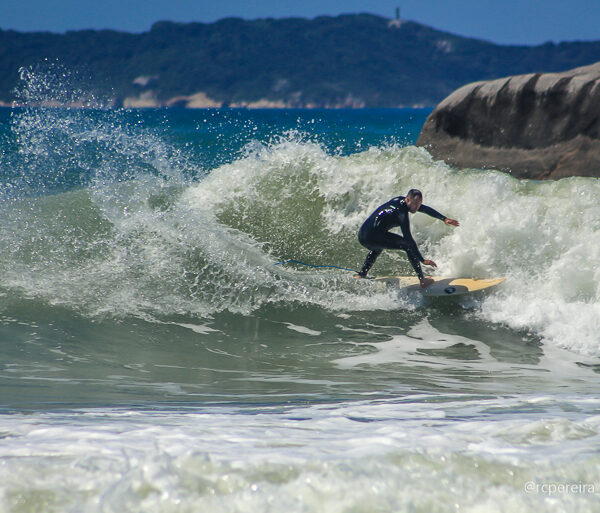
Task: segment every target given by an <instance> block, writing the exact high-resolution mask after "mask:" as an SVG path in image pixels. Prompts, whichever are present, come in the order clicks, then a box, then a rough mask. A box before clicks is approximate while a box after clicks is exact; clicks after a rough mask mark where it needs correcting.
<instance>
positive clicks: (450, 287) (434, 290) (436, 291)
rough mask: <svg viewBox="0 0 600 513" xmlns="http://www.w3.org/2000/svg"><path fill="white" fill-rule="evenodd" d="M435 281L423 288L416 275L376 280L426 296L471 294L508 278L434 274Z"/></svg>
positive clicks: (385, 277) (383, 277) (376, 279)
mask: <svg viewBox="0 0 600 513" xmlns="http://www.w3.org/2000/svg"><path fill="white" fill-rule="evenodd" d="M432 279H433V280H434V282H433V283H432V284H431V285H429V286H428V287H426V288H424V289H422V288H421V285H420V284H419V278H417V277H416V276H380V277H378V278H374V281H376V282H380V283H384V284H385V285H387V286H390V287H398V288H400V289H403V290H406V291H415V292H416V291H418V292H421V293H422V294H423V295H425V296H459V295H461V294H470V293H471V292H477V291H478V290H485V289H489V288H490V287H495V286H496V285H498V284H500V283H502V282H503V281H504V280H505V279H506V278H486V279H483V280H474V279H472V278H445V277H443V276H433V277H432Z"/></svg>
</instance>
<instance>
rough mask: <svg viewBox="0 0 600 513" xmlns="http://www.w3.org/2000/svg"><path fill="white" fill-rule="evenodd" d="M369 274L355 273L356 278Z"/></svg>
mask: <svg viewBox="0 0 600 513" xmlns="http://www.w3.org/2000/svg"><path fill="white" fill-rule="evenodd" d="M366 277H367V275H366V274H361V273H357V274H355V275H354V278H366Z"/></svg>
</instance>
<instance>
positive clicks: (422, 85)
mask: <svg viewBox="0 0 600 513" xmlns="http://www.w3.org/2000/svg"><path fill="white" fill-rule="evenodd" d="M596 61H600V41H598V42H566V43H560V44H553V43H546V44H544V45H540V46H503V45H495V44H492V43H489V42H486V41H481V40H476V39H469V38H464V37H460V36H457V35H453V34H449V33H445V32H440V31H438V30H434V29H432V28H430V27H427V26H424V25H420V24H418V23H413V22H390V20H388V19H386V18H382V17H379V16H373V15H369V14H358V15H343V16H337V17H318V18H315V19H302V18H287V19H259V20H252V21H245V20H243V19H239V18H227V19H223V20H220V21H217V22H215V23H208V24H205V23H171V22H158V23H156V24H154V25H153V26H152V28H151V30H150V31H148V32H145V33H142V34H131V33H124V32H116V31H108V30H102V31H92V30H84V31H74V32H67V33H65V34H53V33H39V32H38V33H21V32H15V31H3V30H0V100H1V101H3V102H5V103H10V102H12V101H14V100H18V101H20V102H21V103H23V102H26V101H29V102H34V101H36V100H39V99H41V100H46V101H47V100H51V99H52V98H50V97H49V96H51V94H52V93H51V91H50V92H49V91H46V92H45V93H44V94H45V95H46V96H47V97H36V96H35V95H33V96H32V94H31V91H29V92H28V93H27V94H24V93H23V89H24V88H25V89H26V88H27V87H29V86H28V84H26V83H25V84H24V83H23V80H20V79H19V69H21V68H25V69H26V70H27V69H33V70H35V72H34V75H35V73H38V74H39V73H41V74H43V73H45V71H44V70H45V66H47V67H48V68H53V67H54V69H56V66H59V67H60V69H61V70H63V75H65V74H67V75H72V77H85V80H84V82H85V85H84V86H80V85H77V86H76V85H74V84H72V82H74V81H75V82H77V80H79V79H74V78H72V77H71V78H69V80H67V82H69V83H71V85H70V86H69V87H73V90H77V91H79V93H77V94H80V95H82V96H86V95H94V96H96V97H102V98H104V99H105V100H107V101H108V102H109V103H110V104H112V105H125V106H152V105H180V106H189V107H193V106H196V107H201V106H217V105H231V106H250V107H252V106H289V107H307V106H308V107H311V106H314V107H339V106H352V107H362V106H367V107H395V106H410V105H434V104H436V103H438V102H439V101H440V100H441V99H442V98H444V97H445V96H446V95H448V94H449V93H450V92H451V91H453V90H454V89H456V88H457V87H459V86H461V85H463V84H465V83H468V82H472V81H475V80H482V79H490V78H496V77H501V76H506V75H513V74H521V73H528V72H542V71H544V72H548V71H559V70H566V69H570V68H574V67H577V66H582V65H585V64H590V63H592V62H596ZM40 63H41V64H40ZM65 70H66V71H65ZM48 73H50V71H48ZM24 75H25V76H27V77H28V78H27V79H26V80H33V79H32V74H31V73H24ZM82 80H83V79H82ZM55 87H58V86H55ZM63 87H66V86H63ZM59 88H60V87H59ZM30 89H31V88H30ZM34 89H35V88H34ZM49 89H50V90H51V89H52V87H50V88H49ZM55 93H56V94H57V95H58V96H59V98H57V100H58V101H60V100H61V98H60V96H61V95H63V96H64V91H62V92H61V91H55ZM40 94H41V93H40ZM67 96H68V95H67ZM68 97H69V98H70V99H71V100H74V98H73V96H72V95H71V96H68Z"/></svg>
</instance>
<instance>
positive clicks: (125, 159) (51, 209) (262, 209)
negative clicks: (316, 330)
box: [0, 109, 600, 355]
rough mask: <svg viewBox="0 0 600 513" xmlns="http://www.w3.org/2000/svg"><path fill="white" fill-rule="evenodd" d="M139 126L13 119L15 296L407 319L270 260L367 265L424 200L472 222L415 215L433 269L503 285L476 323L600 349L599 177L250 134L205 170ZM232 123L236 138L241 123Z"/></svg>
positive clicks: (395, 268)
mask: <svg viewBox="0 0 600 513" xmlns="http://www.w3.org/2000/svg"><path fill="white" fill-rule="evenodd" d="M128 115H129V116H130V117H129V118H128V119H126V120H125V119H124V117H125V116H126V114H123V113H122V114H118V113H106V112H86V111H67V112H64V111H59V110H53V109H38V110H34V109H32V110H28V111H22V112H19V113H17V114H13V116H12V120H11V129H12V137H14V139H15V140H16V141H17V143H16V144H15V146H16V147H17V150H16V151H12V152H7V154H8V156H5V157H4V158H3V162H2V166H3V169H2V175H3V176H4V177H6V178H5V184H6V187H4V188H3V190H4V201H3V203H2V207H1V208H0V219H1V223H0V238H1V240H0V261H1V262H2V263H1V264H0V265H1V266H2V268H1V271H2V272H1V276H2V277H1V282H0V283H1V286H2V289H3V290H4V293H5V294H12V295H17V296H20V297H28V298H37V299H41V300H43V301H45V302H47V303H49V304H53V305H62V306H65V307H67V308H70V309H73V310H75V311H77V312H79V313H81V314H83V315H85V316H92V317H93V316H98V315H109V316H114V317H117V318H121V317H126V316H142V317H144V316H154V317H161V316H166V315H173V314H184V315H193V316H198V317H209V316H211V315H214V314H215V313H217V312H222V311H229V312H237V313H243V314H248V313H251V312H253V311H256V310H257V309H258V308H261V307H264V306H265V305H269V304H283V305H286V304H287V305H294V304H307V305H318V306H319V307H323V308H326V309H330V310H333V311H344V310H348V311H352V310H381V309H398V308H399V309H407V310H410V309H412V308H414V307H415V306H418V305H417V304H416V300H415V299H414V298H398V297H396V296H394V295H393V294H391V293H390V292H385V291H381V290H378V289H376V288H375V287H374V286H372V285H370V284H365V283H356V281H355V280H353V279H351V274H350V273H347V272H343V271H339V270H317V269H307V268H300V267H295V266H293V265H292V266H274V264H275V263H276V262H278V261H280V260H285V259H290V258H292V259H296V260H300V261H303V262H307V263H311V264H317V265H320V264H333V265H337V266H342V267H348V268H351V269H356V268H359V267H360V265H361V264H362V261H363V259H364V256H365V250H364V248H362V247H361V246H360V245H359V244H358V242H357V240H356V232H357V230H358V227H359V226H360V224H361V223H362V221H363V220H364V219H365V218H366V217H367V216H368V215H369V213H370V212H371V211H372V210H373V209H374V208H376V207H377V206H378V205H379V204H381V203H382V202H383V201H386V200H387V199H389V198H390V197H392V196H394V195H397V194H403V193H405V192H406V191H407V190H408V189H409V188H411V187H418V188H420V189H422V190H423V192H424V195H425V203H426V204H429V205H431V206H433V207H434V208H436V209H437V210H439V211H441V212H443V213H444V214H446V215H448V216H450V217H453V218H455V219H458V220H459V221H460V222H461V226H460V228H458V229H453V228H449V227H446V226H445V225H444V224H442V223H440V222H439V221H436V220H434V219H432V218H429V217H427V216H424V215H419V214H417V215H415V216H413V217H412V229H413V234H414V236H415V239H416V240H417V241H418V243H419V245H420V248H421V250H422V253H424V255H426V256H427V257H429V258H432V259H433V260H435V261H436V262H437V263H438V265H439V269H438V270H437V273H438V274H440V275H460V276H473V277H487V276H505V277H506V278H507V281H506V283H505V284H504V285H503V286H502V287H501V288H500V289H498V290H497V291H495V292H494V293H492V294H490V295H488V296H486V297H485V298H483V299H481V300H479V302H478V303H477V308H476V309H475V310H474V311H471V313H470V314H469V315H477V316H480V317H481V318H483V319H486V320H489V321H491V322H493V323H499V324H503V325H507V326H510V327H512V328H514V329H518V330H524V331H527V332H531V333H534V334H537V335H539V336H541V337H542V338H543V339H545V340H546V341H548V342H550V343H552V344H555V345H557V346H560V347H563V348H567V349H570V350H573V351H576V352H578V353H582V354H590V355H597V354H598V353H599V352H600V346H599V343H598V338H597V333H598V330H599V328H600V268H599V267H598V265H597V262H598V260H599V257H600V230H599V226H600V221H599V219H600V204H599V202H598V198H599V197H600V185H599V182H598V180H596V179H592V178H572V179H565V180H560V181H557V182H532V181H522V180H516V179H513V178H512V177H510V176H509V175H507V174H504V173H500V172H492V171H485V172H484V171H480V170H462V171H457V170H454V169H451V168H449V167H447V166H445V165H444V164H441V163H439V162H433V161H432V160H431V158H430V156H429V155H428V154H427V153H426V152H425V151H424V150H422V149H418V148H416V147H414V146H410V145H402V144H399V143H398V142H397V141H396V142H394V141H389V142H388V143H384V144H379V145H374V146H369V147H367V148H366V149H363V150H362V151H354V152H350V151H344V150H339V149H337V150H334V149H332V148H331V147H330V146H329V147H328V146H327V144H325V143H323V142H320V141H319V140H318V137H315V136H314V134H311V133H309V132H303V131H302V130H291V131H287V132H285V133H284V134H283V135H276V134H270V135H269V137H267V138H266V140H265V138H263V140H258V139H252V138H251V135H250V134H252V133H253V132H254V133H255V132H256V130H254V128H255V127H252V126H251V124H249V123H246V122H244V123H245V126H246V127H247V130H246V133H245V134H242V135H243V136H240V135H239V134H238V136H237V139H235V144H236V145H237V146H236V149H235V151H232V150H231V149H230V150H229V154H228V156H227V159H226V160H227V161H226V162H222V163H220V164H219V163H217V164H216V165H215V167H214V168H212V169H207V168H206V167H202V163H204V164H208V163H213V164H214V163H215V160H214V155H212V156H208V157H207V156H205V155H204V156H203V152H204V153H206V151H205V148H206V147H202V146H195V145H192V144H191V143H190V141H182V142H179V143H177V142H174V141H173V140H172V139H171V140H170V139H169V138H167V137H163V134H161V132H160V130H159V128H160V122H157V121H156V120H155V119H153V117H152V116H156V114H155V113H150V115H149V116H148V117H149V119H150V122H149V123H150V124H153V128H152V129H151V130H144V129H143V128H140V127H139V125H140V124H141V125H143V124H144V122H145V120H144V116H143V114H140V113H137V114H136V116H137V117H138V119H137V122H134V123H133V124H132V123H129V125H127V124H125V123H124V121H128V122H131V120H132V117H131V116H133V115H132V114H128ZM134 121H135V120H134ZM220 123H221V125H227V126H228V128H227V130H229V132H230V133H233V132H234V130H233V128H232V126H233V127H235V126H238V127H239V126H240V123H237V122H236V123H237V124H236V123H233V122H232V121H231V120H229V122H228V123H223V120H220ZM157 127H158V128H157ZM262 129H263V130H264V127H263V128H262ZM242 132H243V130H242ZM9 142H10V141H9ZM13 142H14V141H13ZM7 146H8V147H9V148H10V144H8V143H7ZM355 149H356V148H355ZM208 153H210V152H208ZM213 153H214V152H213ZM15 169H17V170H18V173H15V172H14V170H15ZM372 272H373V273H374V274H389V273H393V274H408V273H410V272H411V269H410V267H409V265H408V264H407V261H406V258H405V256H404V255H403V254H402V253H393V252H385V253H384V254H383V255H382V256H381V257H380V259H379V260H378V262H377V264H376V266H375V268H374V269H373V271H372ZM473 312H475V313H473Z"/></svg>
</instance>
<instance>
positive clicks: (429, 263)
mask: <svg viewBox="0 0 600 513" xmlns="http://www.w3.org/2000/svg"><path fill="white" fill-rule="evenodd" d="M423 263H424V264H425V265H430V266H431V267H437V264H436V263H435V262H434V261H433V260H423Z"/></svg>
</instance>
